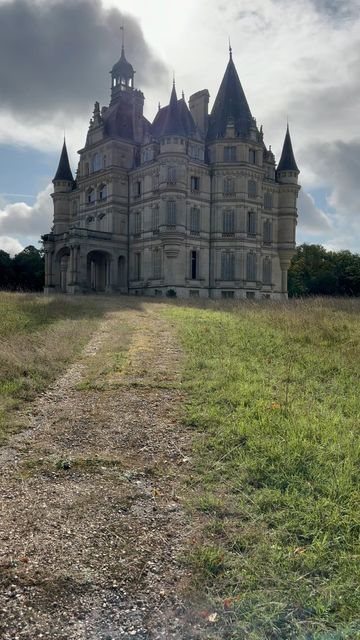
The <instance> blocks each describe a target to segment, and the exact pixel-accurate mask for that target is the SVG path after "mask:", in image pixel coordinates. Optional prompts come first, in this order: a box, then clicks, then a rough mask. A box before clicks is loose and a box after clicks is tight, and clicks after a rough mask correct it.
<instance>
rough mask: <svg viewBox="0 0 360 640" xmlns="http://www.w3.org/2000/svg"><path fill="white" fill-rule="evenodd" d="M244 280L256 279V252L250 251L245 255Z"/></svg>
mask: <svg viewBox="0 0 360 640" xmlns="http://www.w3.org/2000/svg"><path fill="white" fill-rule="evenodd" d="M246 280H252V281H253V282H254V281H255V280H256V253H253V252H252V251H251V252H250V253H248V254H247V256H246Z"/></svg>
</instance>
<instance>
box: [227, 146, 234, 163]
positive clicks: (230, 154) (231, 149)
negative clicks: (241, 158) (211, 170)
mask: <svg viewBox="0 0 360 640" xmlns="http://www.w3.org/2000/svg"><path fill="white" fill-rule="evenodd" d="M235 161H236V147H224V162H235Z"/></svg>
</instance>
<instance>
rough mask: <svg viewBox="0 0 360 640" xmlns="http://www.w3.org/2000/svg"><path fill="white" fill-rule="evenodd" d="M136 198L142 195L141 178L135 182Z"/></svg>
mask: <svg viewBox="0 0 360 640" xmlns="http://www.w3.org/2000/svg"><path fill="white" fill-rule="evenodd" d="M133 188H134V198H140V196H141V182H140V180H136V182H134V187H133Z"/></svg>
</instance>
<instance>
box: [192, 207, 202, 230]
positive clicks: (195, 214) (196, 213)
mask: <svg viewBox="0 0 360 640" xmlns="http://www.w3.org/2000/svg"><path fill="white" fill-rule="evenodd" d="M190 232H191V233H200V209H198V208H197V207H191V209H190Z"/></svg>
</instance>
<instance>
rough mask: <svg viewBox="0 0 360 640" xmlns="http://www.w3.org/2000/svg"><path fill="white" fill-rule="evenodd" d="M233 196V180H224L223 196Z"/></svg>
mask: <svg viewBox="0 0 360 640" xmlns="http://www.w3.org/2000/svg"><path fill="white" fill-rule="evenodd" d="M234 194H235V180H234V178H225V180H224V195H234Z"/></svg>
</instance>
